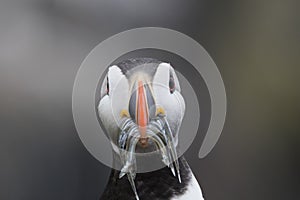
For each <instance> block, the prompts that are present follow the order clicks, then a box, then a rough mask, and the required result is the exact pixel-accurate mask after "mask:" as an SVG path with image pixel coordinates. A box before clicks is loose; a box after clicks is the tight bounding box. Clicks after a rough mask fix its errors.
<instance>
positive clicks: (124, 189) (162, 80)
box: [97, 58, 204, 200]
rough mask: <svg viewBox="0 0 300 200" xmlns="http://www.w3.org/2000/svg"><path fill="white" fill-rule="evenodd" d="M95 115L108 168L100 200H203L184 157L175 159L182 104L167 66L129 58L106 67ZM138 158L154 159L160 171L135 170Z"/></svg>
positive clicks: (181, 117) (176, 84)
mask: <svg viewBox="0 0 300 200" xmlns="http://www.w3.org/2000/svg"><path fill="white" fill-rule="evenodd" d="M97 110H98V114H99V118H100V122H101V126H102V128H103V129H104V132H105V134H106V136H107V137H108V139H109V141H110V143H111V146H112V154H113V166H114V167H113V168H112V170H111V173H110V176H109V180H108V183H107V186H106V188H105V189H104V192H103V194H102V196H101V197H100V200H203V199H204V198H203V195H202V190H201V188H200V185H199V183H198V181H197V180H196V178H195V176H194V174H193V172H192V170H191V168H190V167H189V165H188V163H187V161H186V160H185V158H184V156H178V155H179V152H180V148H179V142H178V134H184V133H180V125H181V122H182V119H183V117H184V112H185V101H184V97H183V96H182V95H181V88H180V84H179V80H178V78H177V76H176V72H175V70H174V68H173V67H172V66H171V64H170V63H168V62H164V61H160V60H157V59H154V58H130V59H126V60H123V61H121V62H119V63H116V64H113V65H111V66H110V67H108V70H107V72H106V74H105V77H104V78H103V83H102V85H101V88H100V101H99V104H98V107H97ZM143 153H145V155H146V154H147V155H148V154H149V153H152V154H151V155H153V156H154V157H157V158H159V159H156V160H155V161H156V162H157V164H158V165H159V166H160V167H157V168H153V170H147V171H141V170H139V167H141V166H142V165H143V161H141V162H138V160H139V158H138V156H137V155H143ZM146 159H147V158H146ZM147 165H148V164H147Z"/></svg>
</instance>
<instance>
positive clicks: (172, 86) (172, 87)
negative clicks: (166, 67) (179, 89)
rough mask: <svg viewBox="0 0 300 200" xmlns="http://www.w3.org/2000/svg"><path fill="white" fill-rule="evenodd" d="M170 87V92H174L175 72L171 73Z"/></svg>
mask: <svg viewBox="0 0 300 200" xmlns="http://www.w3.org/2000/svg"><path fill="white" fill-rule="evenodd" d="M169 89H170V93H171V94H173V92H174V91H175V81H174V77H173V74H170V79H169Z"/></svg>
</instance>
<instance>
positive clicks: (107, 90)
mask: <svg viewBox="0 0 300 200" xmlns="http://www.w3.org/2000/svg"><path fill="white" fill-rule="evenodd" d="M106 94H107V95H109V81H108V76H107V77H106Z"/></svg>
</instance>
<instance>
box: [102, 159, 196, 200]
mask: <svg viewBox="0 0 300 200" xmlns="http://www.w3.org/2000/svg"><path fill="white" fill-rule="evenodd" d="M178 161H179V166H180V173H181V179H182V182H181V183H179V181H178V178H177V177H174V176H173V174H172V172H171V170H170V169H169V168H168V167H164V168H162V169H160V170H157V171H153V172H148V173H139V174H137V175H136V178H135V184H136V187H137V192H138V195H139V198H140V200H161V199H163V200H170V199H171V198H172V197H175V196H179V195H181V194H183V193H184V192H185V191H186V190H187V185H188V183H189V181H190V180H191V175H192V173H191V170H190V168H189V166H188V164H187V162H186V161H185V159H184V158H183V157H180V158H179V159H178ZM118 176H119V171H117V170H112V172H111V175H110V179H109V182H108V184H107V186H106V189H105V191H104V193H103V195H102V197H101V198H100V200H135V196H134V193H133V191H132V188H131V186H130V183H129V182H128V179H127V176H124V177H123V178H121V179H119V178H118Z"/></svg>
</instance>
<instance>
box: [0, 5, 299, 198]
mask: <svg viewBox="0 0 300 200" xmlns="http://www.w3.org/2000/svg"><path fill="white" fill-rule="evenodd" d="M142 26H159V27H166V28H171V29H174V30H178V31H180V32H183V33H185V34H187V35H189V36H191V37H192V38H194V39H195V40H197V41H198V42H199V43H200V44H201V45H202V46H203V47H204V48H205V49H206V50H207V51H208V52H209V54H210V55H211V57H212V58H213V59H214V61H215V62H216V64H217V66H218V67H219V70H220V72H221V74H222V77H223V80H224V83H225V86H226V91H227V98H228V113H227V120H226V124H225V127H224V130H223V134H222V135H221V138H220V140H219V142H218V143H217V145H216V146H215V148H214V149H213V151H212V152H211V153H210V154H209V155H208V156H207V157H206V158H204V159H202V160H200V159H198V158H197V153H195V152H198V150H199V146H198V144H196V143H199V142H200V143H201V141H198V140H197V141H195V142H194V143H193V145H192V146H191V147H190V149H189V150H188V151H187V152H186V154H185V157H186V158H187V160H188V162H189V163H190V165H191V167H192V169H193V171H194V173H195V175H196V177H197V179H198V181H199V182H200V184H201V186H202V189H203V191H204V195H205V197H206V199H208V200H219V199H224V200H227V199H228V200H253V199H257V200H258V199H259V200H266V199H272V200H277V199H278V200H282V199H289V200H290V199H291V200H294V199H295V200H297V199H300V170H299V169H300V160H299V159H300V146H299V145H300V135H299V134H300V132H299V131H300V125H299V119H300V104H299V102H300V87H299V75H300V67H299V66H300V61H299V52H300V43H299V35H300V14H299V2H298V1H296V0H295V1H292V0H286V1H281V0H272V1H271V0H270V1H267V0H252V1H250V0H249V1H244V0H235V1H234V0H228V1H221V0H220V1H216V0H189V1H179V0H151V1H149V0H109V1H100V0H85V1H83V0H82V1H80V0H1V1H0V95H1V98H0V131H1V132H0V162H1V163H0V199H1V200H40V199H43V200H53V199H58V200H69V199H72V200H96V199H98V198H99V196H100V195H101V192H102V191H103V189H104V186H105V184H106V180H107V176H108V174H109V171H110V170H109V169H108V168H107V167H105V166H103V165H102V164H101V163H99V162H98V161H97V160H96V159H94V158H93V156H92V155H90V154H89V153H88V151H87V150H86V149H85V147H84V146H83V145H82V143H81V141H80V139H79V137H78V135H77V133H76V130H75V127H74V123H73V118H72V109H71V100H72V87H73V82H74V79H75V76H76V72H77V70H78V68H79V66H80V64H81V62H82V61H83V59H84V58H85V56H86V55H87V54H88V53H89V52H90V51H91V50H92V49H93V47H95V46H96V45H97V44H98V43H100V42H101V41H103V40H104V39H106V38H107V37H109V36H111V35H113V34H116V33H118V32H121V31H124V30H127V29H130V28H135V27H142ZM174 42H176V41H174Z"/></svg>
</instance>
